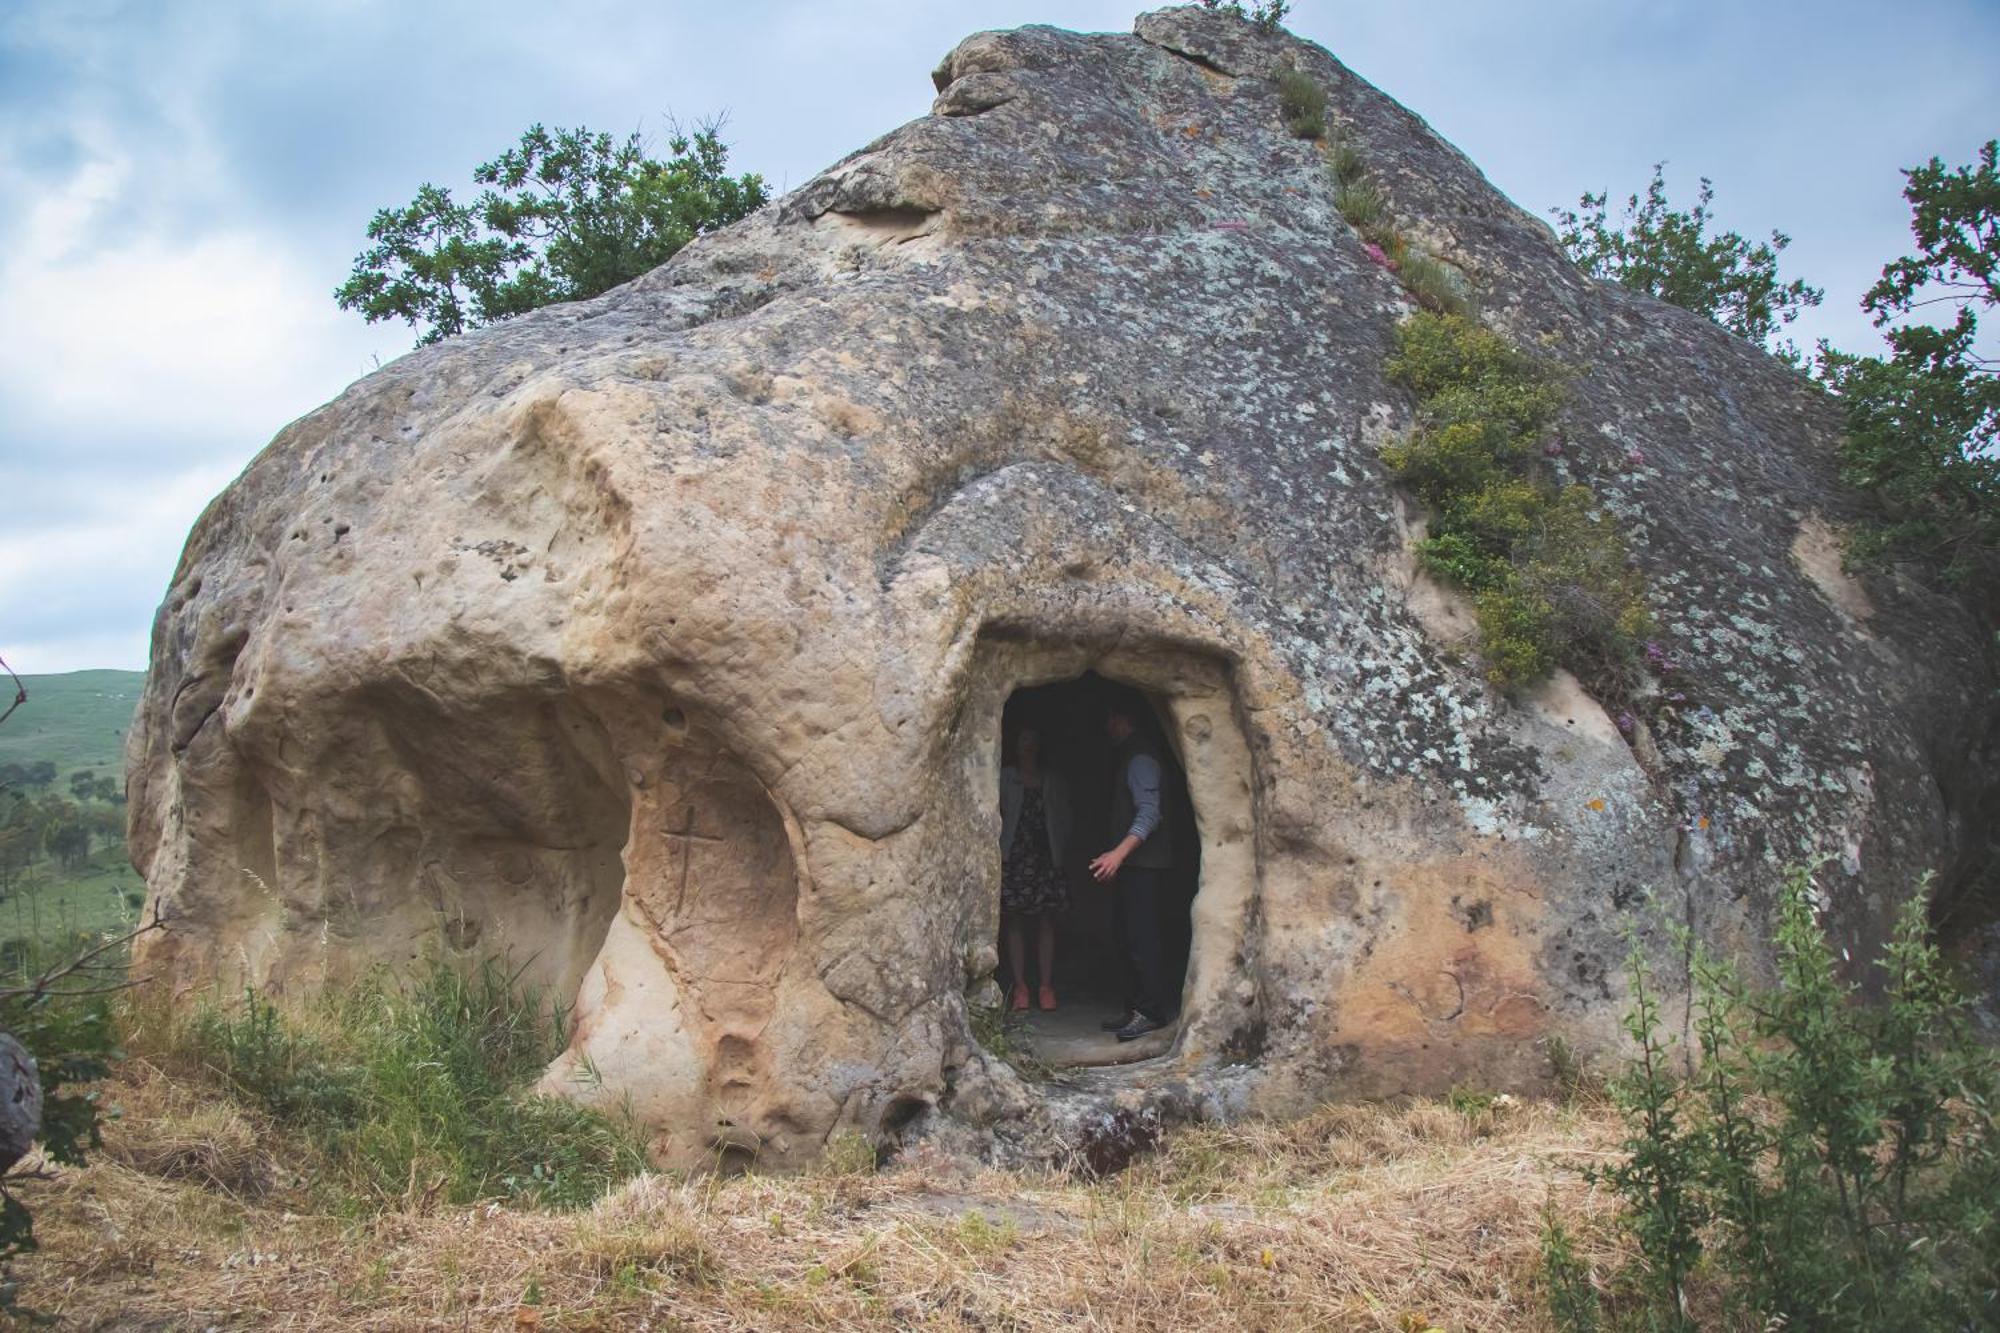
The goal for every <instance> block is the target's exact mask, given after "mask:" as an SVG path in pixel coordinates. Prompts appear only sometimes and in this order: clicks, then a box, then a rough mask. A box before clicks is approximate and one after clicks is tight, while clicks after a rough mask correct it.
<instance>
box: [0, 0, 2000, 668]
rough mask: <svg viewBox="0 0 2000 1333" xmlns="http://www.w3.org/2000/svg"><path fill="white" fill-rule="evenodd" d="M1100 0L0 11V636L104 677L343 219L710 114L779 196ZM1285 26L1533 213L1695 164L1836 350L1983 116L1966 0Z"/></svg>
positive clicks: (1977, 6)
mask: <svg viewBox="0 0 2000 1333" xmlns="http://www.w3.org/2000/svg"><path fill="white" fill-rule="evenodd" d="M1132 4H1133V0H1122V2H1121V3H1104V2H1101V0H957V2H956V3H922V2H921V0H903V2H902V3H896V4H890V3H882V0H735V2H734V3H731V4H725V5H716V4H700V5H695V4H688V3H683V2H682V0H645V2H643V3H639V2H629V3H601V2H599V0H572V3H568V4H562V5H553V4H548V3H546V2H545V0H536V2H535V3H518V2H517V0H284V2H283V3H280V2H279V0H270V2H269V3H264V4H258V3H255V2H254V0H212V2H209V3H199V4H197V3H193V2H192V0H122V2H121V0H0V655H4V656H5V657H6V658H7V660H8V661H9V662H11V663H12V664H13V665H14V666H15V668H16V669H17V670H20V671H23V672H42V671H63V670H71V669H75V668H80V667H92V666H116V667H132V668H136V667H140V666H143V665H144V663H145V656H146V637H147V629H148V625H149V623H150V621H151V617H152V612H153V608H154V606H155V605H156V604H157V602H158V601H159V599H160V596H161V594H162V593H163V592H164V590H165V588H166V584H167V580H168V578H169V576H170V574H171V572H172V569H173V564H174V561H175V559H176V557H177V555H178V554H179V550H180V545H181V541H182V539H183V537H184V536H185V534H186V532H187V529H188V526H189V524H190V523H191V522H192V521H193V519H194V517H195V515H196V514H198V513H199V512H200V510H201V507H202V506H203V505H204V504H205V503H206V502H207V501H208V499H209V498H210V497H211V496H212V495H214V494H215V492H216V491H217V490H219V489H220V488H221V487H222V486H224V485H225V484H226V483H227V482H228V480H229V479H230V478H231V477H232V476H234V475H235V474H236V473H237V472H238V471H239V470H240V469H241V468H242V467H243V465H244V464H245V463H246V462H247V461H248V460H249V459H250V457H251V456H252V454H254V453H255V451H256V450H257V449H258V448H259V447H260V446H261V445H262V444H263V442H264V441H265V440H267V439H268V438H269V437H270V436H271V435H272V434H273V432H274V431H275V430H276V429H277V428H278V427H279V426H281V425H282V424H284V423H285V422H286V421H287V420H289V419H291V418H293V417H295V416H298V415H299V414H301V413H303V412H305V411H306V410H308V409H310V408H312V407H313V406H315V405H317V404H319V403H321V402H323V401H325V400H326V399H327V398H330V397H331V396H333V395H334V394H335V393H337V392H339V390H340V389H341V388H342V387H343V386H344V385H346V384H347V383H348V382H350V381H351V380H353V379H354V378H355V377H357V376H359V375H362V374H365V373H367V372H368V371H369V370H370V369H371V368H372V367H373V366H374V365H375V364H376V363H377V361H378V360H381V361H387V360H388V359H390V358H391V357H394V356H396V355H399V354H400V353H402V352H404V351H406V350H407V349H408V347H409V345H410V339H409V337H408V335H407V332H406V331H405V330H403V329H402V328H401V327H400V326H387V325H376V326H369V325H366V324H364V323H362V322H361V320H360V317H359V316H356V315H351V314H348V313H346V312H343V311H340V310H338V309H336V308H335V307H334V304H333V301H332V298H331V295H330V293H331V292H332V290H333V288H334V287H335V285H337V284H338V283H339V282H340V281H341V279H342V278H344V277H345V276H346V273H347V270H348V266H349V264H350V263H351V261H352V259H353V256H354V253H355V251H356V250H357V249H359V248H360V246H361V242H362V231H363V229H364V227H365V226H366V224H367V221H368V218H369V216H370V214H371V213H372V212H373V211H374V210H375V209H376V208H377V207H380V206H382V205H385V204H391V203H401V202H403V201H405V200H407V199H408V198H409V196H410V195H411V194H412V193H413V192H414V190H415V187H416V186H417V185H418V184H419V183H420V182H422V181H424V180H435V181H437V182H438V183H440V184H449V185H453V186H462V185H463V184H464V183H465V180H466V177H467V175H468V174H469V172H470V169H471V167H472V166H473V165H474V164H475V163H477V162H480V161H483V160H485V159H486V158H489V157H492V156H494V155H495V154H497V153H498V152H499V151H500V150H501V149H503V148H505V147H507V146H508V145H509V144H510V143H511V142H512V141H513V140H514V139H516V138H517V137H518V136H519V134H520V131H521V130H522V129H523V128H525V127H526V126H527V125H528V124H529V123H531V122H533V121H537V120H540V121H543V122H546V123H548V124H551V125H557V124H562V125H569V124H579V123H581V124H588V125H590V126H592V127H595V128H602V129H611V130H625V129H634V128H636V129H639V130H642V131H647V132H656V131H658V130H660V129H661V128H662V126H663V125H664V123H665V121H666V118H667V117H669V116H679V117H681V118H683V119H693V118H699V117H702V116H705V115H709V114H712V113H715V112H721V111H726V112H727V113H728V115H729V129H728V131H727V134H726V136H725V137H726V138H727V139H728V140H729V142H730V143H731V144H732V145H733V146H734V165H735V166H736V167H737V169H739V170H755V171H760V172H762V173H764V174H765V176H766V177H767V178H769V179H770V181H771V182H772V183H773V185H774V186H776V187H778V188H779V189H783V188H786V187H790V186H797V185H799V184H802V183H803V182H804V181H805V180H807V179H808V178H809V177H810V176H811V175H812V174H813V173H814V172H815V171H817V170H818V169H819V168H821V167H822V166H824V165H826V164H827V163H829V162H832V161H833V160H835V159H836V158H838V157H840V156H842V155H843V154H845V153H846V152H848V151H849V150H851V149H853V148H856V147H858V146H860V145H861V144H863V143H865V142H866V141H868V140H869V139H871V138H873V137H874V136H875V135H877V134H879V133H881V132H882V131H884V130H886V129H888V128H890V127H892V126H894V125H897V124H899V123H901V122H903V121H905V120H908V119H910V118H912V117H915V116H919V115H922V114H924V113H925V111H926V110H927V109H928V107H929V104H930V99H931V96H932V91H931V86H930V81H929V72H930V69H931V67H932V66H933V65H934V64H935V63H936V61H937V58H938V57H939V56H940V55H942V54H943V53H944V52H945V51H947V50H948V49H950V47H951V46H952V45H953V44H954V43H955V42H956V41H957V40H958V39H959V38H960V37H963V36H964V35H965V34H967V33H969V32H972V31H975V30H977V29H980V28H992V27H1011V26H1014V25H1017V24H1022V23H1037V22H1040V23H1055V24H1060V25H1063V26H1066V27H1074V28H1091V29H1116V30H1125V29H1128V28H1129V27H1130V24H1131V19H1132V14H1133V12H1134V9H1133V8H1132V7H1131V5H1132ZM1290 26H1291V28H1292V29H1293V31H1295V32H1297V33H1300V34H1301V35H1303V36H1306V37H1309V38H1311V39H1313V40H1315V41H1318V42H1320V43H1322V44H1324V45H1325V46H1327V47H1328V48H1329V49H1331V50H1332V51H1333V52H1334V54H1336V55H1338V56H1339V57H1341V58H1342V59H1343V60H1344V61H1346V63H1347V64H1348V65H1349V66H1350V67H1351V68H1353V69H1354V70H1356V71H1357V72H1359V73H1360V74H1361V75H1363V76H1364V77H1366V78H1368V79H1370V80H1372V81H1373V82H1374V83H1375V84H1377V85H1378V86H1379V87H1381V88H1383V89H1384V90H1386V91H1387V92H1389V93H1390V94H1391V95H1393V96H1395V97H1397V98H1398V99H1400V100H1401V101H1403V102H1404V103H1405V104H1406V105H1408V106H1410V107H1411V108H1413V109H1415V110H1416V111H1417V112H1419V113H1420V114H1422V115H1424V116H1425V117H1427V118H1428V119H1429V120H1430V122H1431V123H1432V124H1433V125H1434V126H1436V127H1437V128H1438V129H1439V130H1440V131H1442V132H1443V133H1444V134H1445V136H1446V137H1448V138H1450V139H1452V140H1453V141H1455V142H1456V143H1457V144H1458V145H1459V146H1460V147H1462V148H1464V149H1465V150H1466V151H1467V152H1468V153H1470V154H1471V156H1472V157H1473V159H1474V160H1475V161H1477V162H1479V163H1480V164H1481V165H1482V166H1483V167H1484V169H1485V170H1486V172H1487V174H1488V175H1489V176H1490V177H1491V178H1492V180H1493V181H1494V182H1495V183H1496V184H1497V185H1498V186H1499V187H1500V188H1501V189H1502V190H1504V191H1506V192H1507V193H1508V194H1509V195H1511V196H1512V197H1513V198H1514V199H1515V200H1516V201H1518V202H1519V203H1521V204H1523V205H1524V206H1526V207H1528V208H1530V209H1533V210H1535V211H1538V212H1540V211H1543V210H1546V209H1547V208H1548V207H1549V206H1551V205H1554V204H1566V203H1573V202H1574V200H1575V197H1576V195H1577V194H1578V193H1579V192H1580V191H1582V190H1585V189H1593V190H1594V189H1599V188H1603V187H1607V186H1608V187H1610V188H1611V189H1612V190H1613V191H1614V193H1619V194H1622V193H1624V192H1628V191H1630V190H1633V189H1637V188H1639V187H1641V186H1642V185H1643V183H1644V181H1645V179H1646V177H1647V173H1648V170H1649V167H1650V164H1651V163H1652V162H1654V161H1655V160H1658V159H1665V160H1666V161H1667V162H1668V164H1669V165H1668V176H1669V184H1670V187H1671V188H1672V191H1673V193H1674V195H1675V196H1676V197H1677V198H1680V197H1688V196H1691V195H1692V192H1693V189H1694V182H1695V178H1696V177H1697V176H1699V175H1704V174H1705V175H1708V176H1710V177H1712V178H1713V179H1714V181H1715V185H1716V192H1717V202H1718V210H1719V212H1720V214H1721V217H1722V221H1723V222H1724V223H1725V224H1726V225H1728V226H1732V227H1735V228H1738V229H1740V230H1743V231H1745V232H1754V233H1762V232H1764V231H1768V230H1770V229H1771V228H1773V227H1779V228H1782V229H1784V230H1785V231H1787V232H1789V233H1790V234H1791V235H1792V237H1793V238H1794V243H1793V246H1792V248H1791V249H1790V250H1789V251H1788V252H1787V253H1786V256H1785V258H1786V267H1787V269H1788V270H1789V271H1790V272H1791V273H1793V274H1796V275H1800V276H1804V277H1806V278H1808V279H1809V280H1811V281H1813V282H1816V283H1818V284H1820V285H1822V286H1824V287H1825V288H1826V291H1827V298H1826V304H1825V306H1824V307H1823V308H1822V310H1821V311H1819V312H1815V313H1814V314H1813V315H1812V316H1811V317H1809V319H1808V320H1805V321H1801V324H1800V326H1799V329H1800V331H1801V332H1802V334H1803V336H1802V337H1801V341H1802V342H1806V341H1809V340H1810V339H1812V338H1815V337H1819V336H1826V337H1830V338H1832V339H1833V340H1834V341H1835V342H1836V343H1839V344H1841V345H1843V346H1847V347H1852V348H1864V347H1866V348H1872V347H1873V346H1874V345H1875V338H1874V335H1873V333H1872V331H1871V330H1870V329H1869V327H1868V325H1867V323H1866V321H1865V320H1864V319H1863V318H1862V317H1861V316H1860V315H1859V314H1858V313H1857V312H1856V310H1855V303H1856V301H1857V299H1858V298H1859V295H1860V293H1861V291H1862V290H1863V289H1864V288H1865V287H1866V286H1867V285H1868V283H1869V281H1870V280H1871V279H1872V278H1873V276H1874V274H1875V273H1876V271H1877V270H1878V269H1879V268H1880V266H1881V264H1882V263H1883V262H1884V261H1885V260H1886V259H1888V258H1891V257H1893V256H1894V255H1897V254H1900V253H1902V252H1903V249H1904V247H1905V244H1906V240H1907V215H1906V213H1905V210H1904V207H1903V204H1902V201H1901V199H1900V198H1899V197H1898V193H1897V191H1898V189H1899V188H1900V177H1899V176H1898V174H1897V169H1898V168H1899V167H1903V166H1908V165H1911V164H1913V163H1916V162H1919V161H1921V160H1923V159H1926V158H1928V157H1929V156H1931V155H1932V154H1934V153H1935V154H1938V155H1941V156H1943V157H1945V158H1946V159H1947V160H1948V161H1952V162H1954V163H1962V162H1966V161H1969V160H1970V159H1971V157H1972V154H1973V152H1974V150H1975V148H1976V147H1977V146H1978V144H1980V143H1982V142H1983V141H1984V140H1985V139H1987V138H1989V137H1991V136H1993V135H1995V134H2000V114H1996V111H1995V108H1996V107H2000V4H1996V3H1995V2H1994V0H1897V2H1896V3H1888V2H1886V0H1885V2H1883V3H1877V4H1863V3H1854V2H1852V0H1847V2H1842V0H1822V2H1820V3H1812V4H1807V3H1803V0H1800V2H1797V3H1774V4H1762V5H1755V4H1743V3H1741V0H1712V2H1711V3H1702V4H1695V3H1683V2H1680V0H1648V2H1647V3H1644V4H1641V3H1638V0H1624V2H1622V3H1621V2H1616V0H1614V2H1611V3H1607V2H1606V0H1544V2H1543V3H1535V4H1530V3H1508V2H1507V0H1391V2H1390V3H1386V4H1376V5H1366V4H1359V3H1355V2H1354V0H1340V2H1338V3H1336V0H1299V2H1298V3H1297V4H1295V6H1294V9H1293V13H1292V17H1291V19H1290Z"/></svg>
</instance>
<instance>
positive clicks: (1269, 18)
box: [1201, 0, 1292, 32]
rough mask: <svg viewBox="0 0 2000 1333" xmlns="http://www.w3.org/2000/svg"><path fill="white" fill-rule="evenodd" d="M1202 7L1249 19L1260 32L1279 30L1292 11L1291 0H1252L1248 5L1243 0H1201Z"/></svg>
mask: <svg viewBox="0 0 2000 1333" xmlns="http://www.w3.org/2000/svg"><path fill="white" fill-rule="evenodd" d="M1201 7H1202V8H1203V9H1207V10H1212V11H1214V12H1215V13H1218V14H1234V15H1235V16H1236V17H1237V18H1240V19H1248V20H1249V21H1250V22H1252V23H1254V24H1256V25H1257V28H1258V30H1259V31H1260V32H1276V31H1278V29H1280V28H1282V27H1283V26H1284V25H1285V15H1287V14H1289V13H1291V12H1292V4H1291V0H1251V3H1250V4H1249V5H1247V6H1246V5H1245V4H1244V3H1243V0H1201Z"/></svg>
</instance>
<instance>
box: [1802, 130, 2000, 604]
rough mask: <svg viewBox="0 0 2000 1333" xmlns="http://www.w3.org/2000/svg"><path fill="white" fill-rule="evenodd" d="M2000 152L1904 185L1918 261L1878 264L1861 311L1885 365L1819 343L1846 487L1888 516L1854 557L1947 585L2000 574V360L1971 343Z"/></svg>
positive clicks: (1985, 295) (1936, 163) (1986, 285)
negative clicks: (1865, 494)
mask: <svg viewBox="0 0 2000 1333" xmlns="http://www.w3.org/2000/svg"><path fill="white" fill-rule="evenodd" d="M1996 149H2000V141H1996V140H1988V141H1987V143H1986V144H1985V146H1984V147H1982V148H1981V149H1980V150H1979V154H1978V161H1977V163H1976V164H1974V165H1970V166H1963V167H1956V168H1952V167H1947V166H1946V165H1945V164H1944V162H1943V161H1942V160H1941V159H1939V158H1936V157H1933V158H1932V159H1931V160H1930V161H1929V162H1927V163H1925V164H1924V165H1922V166H1920V167H1913V168H1911V169H1910V170H1908V171H1906V172H1904V173H1903V175H1904V187H1903V197H1904V198H1905V199H1906V200H1908V201H1909V205H1910V231H1911V234H1912V236H1913V237H1914V238H1915V240H1916V244H1917V252H1916V253H1915V254H1913V255H1907V256H1905V257H1903V258H1901V259H1898V260H1896V261H1894V262H1893V263H1890V264H1888V265H1886V266H1885V267H1884V268H1883V270H1882V277H1881V279H1880V280H1879V281H1878V282H1877V283H1876V284H1875V285H1874V286H1873V287H1871V288H1869V290H1868V294H1867V295H1866V296H1865V297H1863V298H1862V302H1861V308H1862V309H1863V310H1865V311H1867V312H1868V313H1869V314H1871V315H1873V316H1874V318H1875V323H1876V325H1877V327H1879V328H1882V329H1883V330H1884V333H1883V337H1884V339H1885V340H1886V341H1887V343H1888V355H1887V356H1857V355H1853V354H1850V353H1846V352H1840V351H1836V350H1834V349H1833V348H1831V347H1829V346H1827V345H1826V344H1825V343H1821V344H1820V356H1819V369H1820V374H1821V376H1822V378H1823V379H1824V380H1825V381H1826V383H1827V385H1828V386H1829V387H1830V388H1832V389H1833V391H1834V392H1835V393H1836V394H1838V395H1839V397H1840V400H1841V403H1842V405H1843V406H1844V407H1845V408H1846V410H1847V426H1848V434H1847V440H1846V443H1845V446H1844V448H1843V453H1842V461H1843V462H1844V464H1845V465H1846V469H1847V474H1848V478H1849V480H1851V481H1853V482H1854V483H1855V484H1857V485H1860V486H1864V487H1866V488H1868V489H1869V490H1870V491H1872V492H1874V493H1875V495H1876V496H1877V497H1878V498H1880V500H1881V501H1882V503H1883V506H1884V509H1885V511H1886V512H1885V518H1884V522H1882V523H1881V524H1880V525H1879V526H1877V527H1876V528H1875V529H1873V530H1872V531H1871V532H1869V533H1867V534H1865V536H1864V540H1863V541H1862V543H1861V549H1862V552H1863V554H1877V555H1885V556H1895V557H1898V558H1907V559H1913V560H1916V561H1918V562H1920V563H1922V564H1926V565H1929V566H1931V567H1933V568H1935V569H1937V570H1938V571H1940V572H1941V573H1942V574H1943V575H1944V576H1945V577H1946V578H1947V579H1949V580H1951V581H1954V582H1958V581H1963V580H1964V579H1966V578H1968V577H1969V576H1971V575H1973V574H1975V573H1977V572H1979V571H1981V570H1984V571H1985V572H1986V573H1987V574H1988V575H1993V574H1995V573H1996V572H2000V570H1996V566H2000V357H1996V356H1995V355H1993V354H1992V346H1991V343H1990V341H1989V342H1988V343H1986V344H1984V345H1982V344H1981V342H1980V339H1979V317H1980V315H1981V314H1982V313H1984V312H1986V311H1990V310H1992V309H1993V308H1994V307H1995V306H1996V305H2000V163H1996ZM1919 311H1934V312H1936V313H1937V314H1942V315H1945V316H1947V317H1948V321H1947V322H1932V321H1924V320H1920V319H1918V318H1916V315H1917V312H1919Z"/></svg>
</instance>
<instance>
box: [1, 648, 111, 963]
mask: <svg viewBox="0 0 2000 1333" xmlns="http://www.w3.org/2000/svg"><path fill="white" fill-rule="evenodd" d="M145 679H146V677H145V673H143V672H139V671H70V672H66V673H64V674H62V675H52V676H23V677H22V678H21V683H22V685H23V686H25V687H26V689H27V691H28V701H27V702H26V703H24V704H22V705H21V706H20V707H19V708H17V709H15V710H14V714H13V716H11V717H9V718H8V719H7V721H6V722H5V723H3V724H0V764H35V763H39V762H41V761H43V760H47V761H48V762H50V763H53V764H54V765H55V766H56V775H57V776H56V780H55V781H54V782H53V783H50V784H49V785H47V786H46V787H40V788H37V787H27V788H24V789H18V790H16V791H14V792H13V793H12V796H13V797H17V798H21V799H26V800H31V801H32V800H38V799H41V798H44V797H47V796H50V795H55V796H68V795H72V794H73V793H71V791H70V787H69V778H70V775H71V774H72V773H76V772H80V771H88V772H91V773H95V774H96V775H98V776H99V777H102V778H110V779H113V780H114V781H115V782H116V783H117V784H118V785H119V786H120V787H122V786H123V785H124V781H125V733H126V730H127V729H128V728H129V727H130V726H131V724H132V710H133V709H134V708H135V707H136V706H137V705H138V702H139V691H140V689H141V687H142V686H143V685H144V683H145ZM4 683H5V682H4V681H0V684H4ZM6 799H8V798H7V797H6V796H0V801H4V800H6ZM100 804H101V803H100ZM9 813H10V811H9V810H8V809H7V808H6V807H5V806H0V819H4V818H5V817H6V816H7V815H8V814H9ZM145 889H146V885H145V882H144V881H143V880H141V879H140V878H139V876H138V874H137V873H136V872H134V871H133V869H132V867H131V865H130V863H129V862H128V861H127V860H126V857H125V845H124V841H123V839H122V838H118V837H112V838H111V839H110V840H109V841H104V840H98V841H96V842H95V843H94V845H93V847H92V849H91V852H90V856H89V859H88V860H87V862H85V863H84V864H82V865H78V866H73V867H69V866H64V865H62V864H60V863H59V862H58V861H57V860H56V859H55V858H53V857H43V858H40V859H38V860H37V861H36V863H35V864H33V865H32V866H30V867H28V868H27V869H26V870H25V871H24V872H22V873H21V874H20V876H19V878H18V880H17V881H16V882H14V883H13V884H12V885H11V886H10V891H9V892H7V893H5V894H4V895H0V943H5V942H6V941H8V940H15V939H41V940H48V939H54V938H66V937H69V936H71V935H74V934H76V933H78V932H101V931H107V930H116V929H123V928H125V927H127V926H128V925H129V924H130V923H131V922H132V921H134V920H135V919H136V918H137V916H138V906H139V903H140V901H142V900H143V897H144V894H145Z"/></svg>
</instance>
